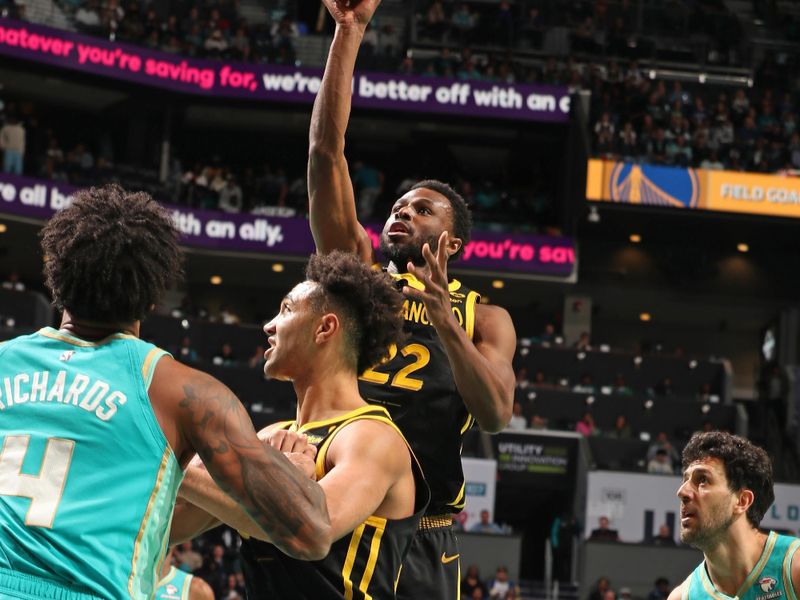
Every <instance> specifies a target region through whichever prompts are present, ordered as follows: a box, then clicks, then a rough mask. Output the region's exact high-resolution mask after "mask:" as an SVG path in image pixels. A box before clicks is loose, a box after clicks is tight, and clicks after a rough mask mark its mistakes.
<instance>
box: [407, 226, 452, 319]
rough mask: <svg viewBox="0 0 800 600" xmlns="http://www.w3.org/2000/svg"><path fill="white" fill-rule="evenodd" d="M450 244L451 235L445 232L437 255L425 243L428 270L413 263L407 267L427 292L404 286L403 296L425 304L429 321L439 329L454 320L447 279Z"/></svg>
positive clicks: (424, 251) (441, 236)
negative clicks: (448, 246)
mask: <svg viewBox="0 0 800 600" xmlns="http://www.w3.org/2000/svg"><path fill="white" fill-rule="evenodd" d="M449 242H450V235H449V234H448V233H447V231H443V232H442V234H441V235H440V236H439V241H438V246H437V248H436V254H434V253H433V251H432V250H431V247H430V244H428V243H425V244H423V246H422V257H423V258H424V259H425V264H426V265H427V267H428V268H427V269H423V268H421V267H417V266H416V265H414V263H412V262H409V263H408V265H407V267H406V268H407V269H408V272H409V273H411V274H412V275H414V277H416V278H417V279H418V280H419V281H421V282H422V283H423V284H424V285H425V290H424V291H423V290H417V289H415V288H412V287H410V286H404V287H403V294H405V295H406V296H410V297H411V298H414V299H415V300H419V301H421V302H424V303H425V310H426V312H427V313H428V320H429V321H430V322H431V323H432V324H433V326H434V327H439V326H440V325H441V324H443V323H445V322H446V319H453V318H454V317H453V311H452V308H451V305H450V289H449V282H448V279H447V259H448V258H449V257H448V254H447V245H448V243H449Z"/></svg>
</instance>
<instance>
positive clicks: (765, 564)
mask: <svg viewBox="0 0 800 600" xmlns="http://www.w3.org/2000/svg"><path fill="white" fill-rule="evenodd" d="M798 548H800V539H798V538H796V537H790V536H788V535H778V534H777V533H775V532H774V531H771V532H770V534H769V537H767V543H766V544H765V545H764V551H763V552H762V553H761V558H759V559H758V562H757V563H756V566H755V567H753V570H752V571H750V574H749V575H748V576H747V579H745V580H744V583H742V586H741V587H740V588H739V589H738V590H736V595H735V596H728V595H727V594H723V593H722V592H720V591H719V590H717V589H716V588H715V587H714V584H713V583H712V582H711V578H710V577H709V576H708V572H707V571H706V563H705V561H703V562H702V563H700V565H699V566H698V567H697V568H696V569H695V570H694V571H692V574H691V575H689V577H687V578H686V581H684V582H683V590H682V591H683V594H682V596H681V600H707V599H708V598H714V600H733V599H738V600H777V599H778V598H780V600H798V598H797V592H798V590H795V589H794V588H793V587H792V557H793V556H794V554H795V552H797V549H798Z"/></svg>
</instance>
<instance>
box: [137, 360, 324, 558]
mask: <svg viewBox="0 0 800 600" xmlns="http://www.w3.org/2000/svg"><path fill="white" fill-rule="evenodd" d="M149 394H150V398H151V401H152V403H153V408H154V409H155V411H156V416H157V417H158V420H159V423H160V424H161V426H162V429H163V430H164V434H165V435H166V436H167V439H168V440H169V442H170V444H171V446H172V448H173V450H174V451H175V454H176V455H177V456H178V458H179V460H180V462H181V465H183V466H185V465H186V464H187V463H188V462H189V459H190V458H191V456H192V455H193V454H194V452H197V453H198V454H199V455H200V458H201V459H202V460H203V463H204V464H205V465H206V468H207V469H208V472H209V474H210V475H211V477H212V478H213V479H214V481H215V482H216V483H217V485H219V487H220V488H221V489H222V490H223V491H224V492H225V493H226V494H228V495H230V496H231V497H232V498H233V499H234V500H236V501H237V503H239V504H240V505H241V506H242V508H244V509H245V510H246V511H247V513H248V514H249V515H250V517H251V518H252V519H253V520H254V521H255V522H256V523H258V525H259V527H260V528H261V529H262V530H263V531H264V532H265V533H266V534H267V535H268V536H269V538H270V540H272V542H273V543H274V544H275V545H276V546H277V547H278V548H280V549H281V550H282V551H283V552H285V553H286V554H288V555H289V556H292V557H294V558H299V559H304V560H318V559H321V558H323V557H324V556H325V555H326V554H327V553H328V551H329V549H330V544H331V526H330V519H329V518H328V511H327V508H326V504H325V495H324V493H323V492H322V489H321V488H320V487H319V485H318V484H317V483H315V482H313V481H311V480H310V479H308V478H307V477H305V476H304V475H303V473H302V472H301V471H300V470H298V469H297V468H295V467H294V466H293V465H292V464H291V463H290V462H289V461H288V460H287V459H286V458H285V457H284V456H283V455H282V454H281V453H280V452H277V451H276V450H273V449H272V448H268V447H265V446H264V445H262V443H261V442H260V441H259V439H258V437H256V432H255V430H254V429H253V424H252V422H251V421H250V417H249V416H248V414H247V411H246V410H245V409H244V407H243V406H242V404H241V402H239V400H238V398H236V396H235V395H234V394H233V393H232V392H231V391H230V390H229V389H228V388H227V387H225V386H224V385H223V384H221V383H220V382H219V381H217V380H216V379H214V378H213V377H211V376H209V375H206V374H205V373H201V372H200V371H196V370H195V369H191V368H189V367H186V366H185V365H182V364H180V363H179V362H177V361H175V360H173V359H171V358H169V357H165V358H163V359H161V360H160V361H159V363H158V365H157V366H156V370H155V375H154V377H153V382H152V384H151V386H150V390H149Z"/></svg>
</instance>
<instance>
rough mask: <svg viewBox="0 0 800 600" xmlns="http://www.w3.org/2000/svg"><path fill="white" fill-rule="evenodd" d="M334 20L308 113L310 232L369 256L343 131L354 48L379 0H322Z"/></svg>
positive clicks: (323, 242)
mask: <svg viewBox="0 0 800 600" xmlns="http://www.w3.org/2000/svg"><path fill="white" fill-rule="evenodd" d="M324 1H325V5H326V7H327V8H328V12H329V13H330V14H331V15H332V16H333V18H334V20H335V21H336V32H335V33H334V36H333V43H332V44H331V47H330V50H329V51H328V62H327V64H326V65H325V74H324V76H323V78H322V85H321V87H320V90H319V93H318V94H317V97H316V100H315V101H314V109H313V111H312V113H311V127H310V129H309V136H308V137H309V139H308V199H309V218H310V221H311V233H312V234H313V236H314V242H315V243H316V245H317V250H318V251H319V252H323V253H324V252H330V251H332V250H345V251H349V252H355V253H357V254H358V255H359V256H360V257H361V259H362V260H364V261H365V262H371V260H372V244H371V242H370V239H369V236H368V235H367V232H366V231H364V228H363V227H362V226H361V224H360V223H359V222H358V217H357V215H356V205H355V197H354V195H353V183H352V181H351V180H350V172H349V170H348V166H347V160H346V159H345V156H344V135H345V131H346V130H347V123H348V121H349V119H350V105H351V95H352V84H353V70H354V69H355V64H356V57H357V56H358V48H359V46H360V45H361V39H362V38H363V37H364V31H365V30H366V27H367V23H369V20H370V19H371V18H372V15H373V14H374V12H375V9H376V8H377V7H378V4H380V0H361V1H360V2H359V1H356V0H351V1H350V2H347V3H345V2H344V1H342V0H324Z"/></svg>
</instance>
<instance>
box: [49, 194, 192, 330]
mask: <svg viewBox="0 0 800 600" xmlns="http://www.w3.org/2000/svg"><path fill="white" fill-rule="evenodd" d="M40 236H41V239H42V250H43V252H44V257H45V262H44V275H45V283H46V285H47V287H48V289H49V290H50V293H51V295H52V297H53V303H54V304H55V306H56V307H57V308H58V309H59V310H64V309H66V310H68V311H69V312H70V314H72V315H74V316H76V317H81V318H84V319H91V320H93V321H99V322H104V323H129V322H133V321H140V320H142V319H143V318H144V317H145V316H146V315H147V313H148V312H149V311H150V309H151V307H152V306H153V305H154V304H156V303H158V301H159V300H160V299H161V296H162V295H163V293H164V291H165V290H166V289H167V288H168V287H169V286H170V285H171V284H172V282H173V281H175V280H176V279H177V278H179V277H180V276H181V274H182V272H181V261H182V255H181V250H180V247H179V246H178V234H177V230H176V229H175V227H174V225H173V224H172V220H171V218H170V216H169V213H168V212H167V211H166V210H165V209H164V208H163V207H162V206H160V205H159V204H158V203H157V202H156V201H155V200H153V198H152V197H151V196H150V195H149V194H147V193H145V192H128V191H126V190H124V189H123V188H122V187H120V186H118V185H116V184H111V185H105V186H103V187H92V188H89V189H84V190H80V191H78V192H76V193H75V194H73V196H72V204H71V205H70V206H69V207H67V208H65V209H64V210H62V211H61V212H59V213H57V214H56V215H55V216H54V217H53V218H52V219H50V221H49V222H48V223H47V224H46V225H45V226H44V228H43V229H42V231H41V233H40Z"/></svg>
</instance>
